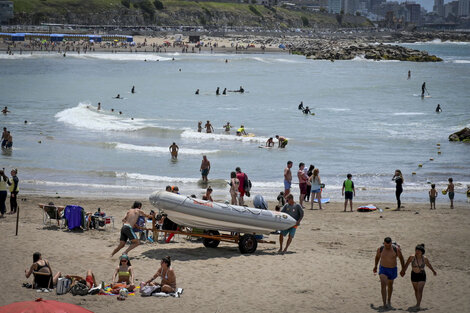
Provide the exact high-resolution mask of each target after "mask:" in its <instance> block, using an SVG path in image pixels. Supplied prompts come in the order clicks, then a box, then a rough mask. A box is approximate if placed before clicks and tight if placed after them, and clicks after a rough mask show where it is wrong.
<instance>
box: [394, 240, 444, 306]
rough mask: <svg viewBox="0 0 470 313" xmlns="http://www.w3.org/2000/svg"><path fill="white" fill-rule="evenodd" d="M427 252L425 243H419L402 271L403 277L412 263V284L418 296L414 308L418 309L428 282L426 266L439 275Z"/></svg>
mask: <svg viewBox="0 0 470 313" xmlns="http://www.w3.org/2000/svg"><path fill="white" fill-rule="evenodd" d="M425 252H426V251H425V250H424V243H422V244H419V245H417V246H416V248H415V254H414V255H410V257H409V258H408V260H407V261H406V264H405V267H404V268H403V269H402V270H401V272H400V275H401V277H403V276H405V274H406V269H407V268H408V265H410V264H411V284H412V285H413V289H414V290H415V297H416V305H415V306H414V309H415V310H417V311H418V310H419V309H420V307H421V300H422V299H423V290H424V285H425V284H426V272H425V271H424V268H425V267H426V266H427V267H429V269H430V270H431V271H432V273H433V274H434V276H436V275H437V272H436V271H435V270H434V268H433V267H432V265H431V263H430V262H429V260H428V258H427V257H425V256H424V253H425Z"/></svg>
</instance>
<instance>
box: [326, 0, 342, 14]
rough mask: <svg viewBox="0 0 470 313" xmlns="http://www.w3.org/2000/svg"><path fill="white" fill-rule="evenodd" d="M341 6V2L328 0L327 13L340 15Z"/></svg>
mask: <svg viewBox="0 0 470 313" xmlns="http://www.w3.org/2000/svg"><path fill="white" fill-rule="evenodd" d="M341 4H342V0H328V12H330V13H341V10H342V9H343V8H342V7H341Z"/></svg>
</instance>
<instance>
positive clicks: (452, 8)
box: [444, 0, 459, 18]
mask: <svg viewBox="0 0 470 313" xmlns="http://www.w3.org/2000/svg"><path fill="white" fill-rule="evenodd" d="M458 14H459V1H458V0H456V1H452V2H449V3H446V4H445V5H444V17H445V18H447V17H449V15H452V16H455V17H457V16H458Z"/></svg>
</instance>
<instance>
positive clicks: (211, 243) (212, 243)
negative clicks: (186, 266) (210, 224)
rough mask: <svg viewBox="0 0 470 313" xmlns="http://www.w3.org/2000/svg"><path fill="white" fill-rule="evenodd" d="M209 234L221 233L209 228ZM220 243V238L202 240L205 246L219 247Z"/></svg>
mask: <svg viewBox="0 0 470 313" xmlns="http://www.w3.org/2000/svg"><path fill="white" fill-rule="evenodd" d="M207 234H208V235H211V236H219V235H220V233H219V232H218V231H217V230H209V231H208V232H207ZM219 243H220V240H217V239H211V238H204V239H203V240H202V244H203V245H204V247H206V248H217V246H218V245H219Z"/></svg>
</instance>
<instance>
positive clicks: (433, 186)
mask: <svg viewBox="0 0 470 313" xmlns="http://www.w3.org/2000/svg"><path fill="white" fill-rule="evenodd" d="M437 195H438V192H437V190H436V184H431V190H429V202H431V210H432V205H433V204H434V210H435V209H436V198H437Z"/></svg>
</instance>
